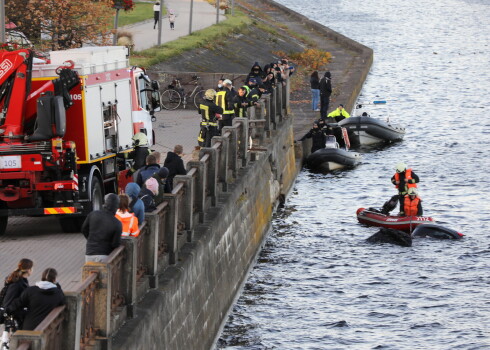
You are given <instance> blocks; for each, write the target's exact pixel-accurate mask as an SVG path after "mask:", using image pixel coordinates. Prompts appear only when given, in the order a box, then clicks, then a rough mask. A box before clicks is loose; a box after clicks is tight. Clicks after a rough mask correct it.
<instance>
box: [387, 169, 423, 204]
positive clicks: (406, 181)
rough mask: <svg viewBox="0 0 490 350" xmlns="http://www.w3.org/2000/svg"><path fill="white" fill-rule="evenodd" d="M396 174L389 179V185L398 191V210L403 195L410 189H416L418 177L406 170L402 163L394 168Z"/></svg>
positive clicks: (410, 170)
mask: <svg viewBox="0 0 490 350" xmlns="http://www.w3.org/2000/svg"><path fill="white" fill-rule="evenodd" d="M395 170H396V173H395V175H393V176H392V178H391V183H393V185H395V187H396V188H397V189H398V196H399V198H398V200H399V202H400V210H401V208H402V207H403V202H404V200H405V195H406V194H407V192H408V190H409V189H410V188H417V184H418V183H419V177H418V176H417V174H415V173H414V172H413V171H412V169H410V168H409V169H407V165H406V164H404V163H398V164H397V165H396V167H395Z"/></svg>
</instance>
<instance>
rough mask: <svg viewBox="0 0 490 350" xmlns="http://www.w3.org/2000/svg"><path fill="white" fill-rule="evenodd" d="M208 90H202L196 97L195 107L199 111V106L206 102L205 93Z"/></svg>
mask: <svg viewBox="0 0 490 350" xmlns="http://www.w3.org/2000/svg"><path fill="white" fill-rule="evenodd" d="M205 92H206V90H200V91H198V92H196V94H195V95H194V106H195V107H196V108H197V109H199V105H200V104H201V103H203V102H204V93H205Z"/></svg>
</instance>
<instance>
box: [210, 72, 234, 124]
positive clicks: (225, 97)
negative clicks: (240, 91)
mask: <svg viewBox="0 0 490 350" xmlns="http://www.w3.org/2000/svg"><path fill="white" fill-rule="evenodd" d="M232 88H233V86H232V84H231V80H229V79H225V80H224V81H223V90H222V91H218V92H217V93H216V99H215V102H216V104H217V105H218V106H219V107H221V108H222V109H223V116H222V118H221V119H220V121H219V131H220V132H221V129H222V128H223V126H232V124H233V118H234V117H235V110H234V108H233V97H235V94H234V93H233V91H232Z"/></svg>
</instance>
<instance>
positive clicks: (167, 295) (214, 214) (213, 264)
mask: <svg viewBox="0 0 490 350" xmlns="http://www.w3.org/2000/svg"><path fill="white" fill-rule="evenodd" d="M251 157H252V158H255V161H251V162H249V164H248V166H247V167H245V168H242V169H240V170H239V174H237V175H238V176H237V177H236V178H237V181H236V182H235V183H234V184H232V185H231V186H229V188H228V191H227V192H222V193H221V194H220V196H219V198H218V202H217V206H216V207H214V208H211V209H210V210H208V211H207V212H206V214H205V220H204V223H203V224H202V225H199V226H198V227H197V228H196V230H195V233H194V239H193V241H192V243H188V244H186V245H185V246H184V247H183V248H182V250H181V252H180V253H179V259H178V262H177V263H176V264H175V265H172V266H170V267H169V268H167V269H166V271H165V272H164V273H163V275H161V276H160V278H159V285H158V287H157V288H156V289H155V290H152V291H150V292H149V293H147V295H146V296H145V297H144V299H143V300H142V302H141V303H139V304H138V305H137V306H136V307H135V315H136V317H135V318H133V319H131V320H128V321H127V322H126V324H125V325H124V326H123V327H122V328H121V329H120V331H119V332H118V335H117V337H116V338H115V339H114V342H113V346H112V347H113V349H135V350H136V349H141V350H149V349H209V348H210V347H211V346H212V345H213V340H214V339H215V337H216V335H217V334H218V332H219V330H220V326H221V324H222V322H223V320H224V319H225V317H226V314H227V312H228V310H229V308H230V307H231V305H232V303H233V300H234V298H235V296H236V294H237V293H238V292H239V289H240V286H241V284H242V282H243V281H244V279H245V278H246V274H247V271H248V269H249V267H250V266H251V264H252V263H253V261H254V258H255V256H256V254H257V252H258V251H259V250H260V246H261V244H262V242H263V239H264V238H265V236H266V234H267V232H268V230H269V228H270V222H271V218H272V214H273V210H274V207H275V205H277V199H278V197H279V196H280V195H281V194H284V193H285V192H286V191H288V190H289V188H290V187H291V186H292V184H293V182H294V179H295V177H296V174H297V170H298V169H297V165H296V162H295V156H294V145H293V134H292V120H291V119H290V118H286V119H284V120H283V121H282V123H281V125H278V127H277V130H276V131H275V132H274V135H273V137H272V138H271V139H270V142H269V143H268V144H265V145H263V146H262V148H261V150H256V151H254V152H252V153H251Z"/></svg>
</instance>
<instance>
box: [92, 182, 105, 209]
mask: <svg viewBox="0 0 490 350" xmlns="http://www.w3.org/2000/svg"><path fill="white" fill-rule="evenodd" d="M91 188H92V193H91V196H90V198H91V201H92V211H94V210H101V209H102V205H103V204H104V193H103V192H102V186H101V185H100V180H99V178H98V177H97V176H94V177H92V186H91Z"/></svg>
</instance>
